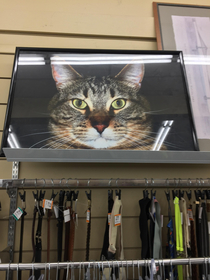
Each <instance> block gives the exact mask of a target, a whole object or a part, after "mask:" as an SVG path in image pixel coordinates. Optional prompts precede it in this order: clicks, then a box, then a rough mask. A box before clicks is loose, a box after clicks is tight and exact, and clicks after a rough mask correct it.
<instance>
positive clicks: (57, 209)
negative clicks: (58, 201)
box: [53, 205, 59, 219]
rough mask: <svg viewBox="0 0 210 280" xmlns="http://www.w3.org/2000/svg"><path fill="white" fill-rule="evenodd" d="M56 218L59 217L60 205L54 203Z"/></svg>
mask: <svg viewBox="0 0 210 280" xmlns="http://www.w3.org/2000/svg"><path fill="white" fill-rule="evenodd" d="M53 209H54V213H55V217H56V219H57V218H58V217H59V208H58V206H56V205H54V207H53Z"/></svg>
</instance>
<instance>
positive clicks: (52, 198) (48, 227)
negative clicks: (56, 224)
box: [46, 190, 58, 280]
mask: <svg viewBox="0 0 210 280" xmlns="http://www.w3.org/2000/svg"><path fill="white" fill-rule="evenodd" d="M57 194H58V193H56V194H54V190H52V195H51V200H52V201H54V199H55V197H56V195H57ZM51 217H52V211H51V209H47V263H49V262H50V219H51ZM48 278H49V270H47V277H46V279H47V280H48Z"/></svg>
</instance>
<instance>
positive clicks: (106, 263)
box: [0, 257, 210, 271]
mask: <svg viewBox="0 0 210 280" xmlns="http://www.w3.org/2000/svg"><path fill="white" fill-rule="evenodd" d="M155 263H156V265H163V264H164V265H192V264H206V265H209V264H210V257H208V258H192V259H191V258H186V259H161V260H155ZM150 264H151V260H128V261H90V262H60V263H20V264H18V263H11V264H9V263H6V264H0V271H2V270H18V269H19V270H31V269H32V270H33V269H41V270H42V269H66V268H68V267H69V268H80V267H82V268H83V267H85V268H86V267H90V268H94V267H96V266H97V267H103V268H106V267H113V266H114V267H122V266H123V267H133V266H134V267H136V266H145V265H146V266H148V265H150Z"/></svg>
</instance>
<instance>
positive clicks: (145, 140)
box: [2, 48, 210, 163]
mask: <svg viewBox="0 0 210 280" xmlns="http://www.w3.org/2000/svg"><path fill="white" fill-rule="evenodd" d="M2 155H3V156H6V158H7V160H9V161H57V162H59V161H60V162H171V163H175V162H182V163H187V162H190V163H205V162H206V163H209V162H210V156H209V154H208V153H207V154H206V153H202V152H199V151H198V145H197V138H196V131H195V129H194V122H193V118H192V114H191V104H190V100H189V95H188V86H187V83H186V79H185V69H184V66H183V57H182V53H181V52H179V51H129V50H128V51H118V50H78V49H43V48H17V49H16V55H15V60H14V67H13V75H12V81H11V87H10V94H9V100H8V107H7V113H6V120H5V127H4V133H3V139H2Z"/></svg>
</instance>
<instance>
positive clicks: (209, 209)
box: [206, 190, 210, 252]
mask: <svg viewBox="0 0 210 280" xmlns="http://www.w3.org/2000/svg"><path fill="white" fill-rule="evenodd" d="M206 199H207V201H206V214H207V222H208V229H209V223H210V190H206ZM208 235H209V238H208V239H209V252H210V230H209V231H208Z"/></svg>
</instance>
